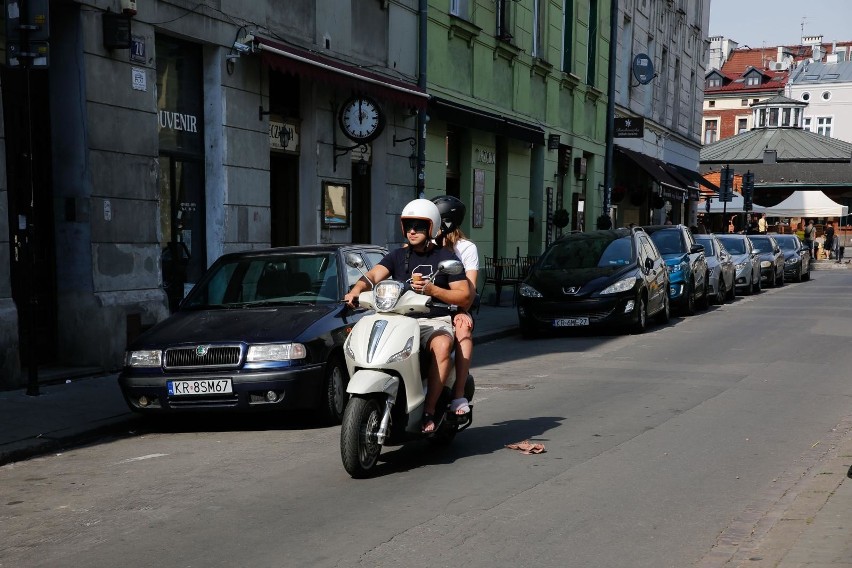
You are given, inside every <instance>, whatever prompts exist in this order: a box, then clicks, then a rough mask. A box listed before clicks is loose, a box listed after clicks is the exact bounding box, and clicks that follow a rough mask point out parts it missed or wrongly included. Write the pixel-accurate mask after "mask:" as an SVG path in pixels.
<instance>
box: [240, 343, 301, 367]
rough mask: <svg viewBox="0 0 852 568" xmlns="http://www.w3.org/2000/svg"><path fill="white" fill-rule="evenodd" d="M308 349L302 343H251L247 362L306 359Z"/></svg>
mask: <svg viewBox="0 0 852 568" xmlns="http://www.w3.org/2000/svg"><path fill="white" fill-rule="evenodd" d="M307 356H308V350H307V349H305V346H304V345H302V344H301V343H270V344H267V345H251V346H249V348H248V353H247V354H246V362H247V363H257V362H259V361H292V360H294V359H304V358H305V357H307Z"/></svg>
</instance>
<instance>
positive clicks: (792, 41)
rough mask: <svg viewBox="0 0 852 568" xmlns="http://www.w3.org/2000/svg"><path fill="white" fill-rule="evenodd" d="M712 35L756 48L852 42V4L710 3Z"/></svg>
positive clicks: (828, 0) (793, 0)
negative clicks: (809, 40)
mask: <svg viewBox="0 0 852 568" xmlns="http://www.w3.org/2000/svg"><path fill="white" fill-rule="evenodd" d="M709 1H710V35H711V36H717V35H720V36H724V37H726V38H728V39H732V40H734V41H736V42H737V43H738V44H739V47H745V46H746V45H747V46H749V47H751V48H753V49H757V48H761V47H764V46H767V47H774V46H778V45H798V44H799V43H800V40H801V36H802V22H804V35H806V36H808V35H822V36H823V42H826V43H830V42H832V41H844V40H852V26H850V25H849V23H850V21H852V0H808V1H806V2H803V1H802V0H709Z"/></svg>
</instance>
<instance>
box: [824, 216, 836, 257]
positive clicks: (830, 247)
mask: <svg viewBox="0 0 852 568" xmlns="http://www.w3.org/2000/svg"><path fill="white" fill-rule="evenodd" d="M824 236H825V241H824V242H823V245H822V247H823V249H825V253H826V254H827V255H828V258H829V259H831V258H832V253H833V252H834V247H835V245H836V244H837V243H835V241H836V240H837V239H836V238H835V236H834V225H833V224H832V223H830V222H829V223H826V225H825V233H824ZM835 258H836V255H835Z"/></svg>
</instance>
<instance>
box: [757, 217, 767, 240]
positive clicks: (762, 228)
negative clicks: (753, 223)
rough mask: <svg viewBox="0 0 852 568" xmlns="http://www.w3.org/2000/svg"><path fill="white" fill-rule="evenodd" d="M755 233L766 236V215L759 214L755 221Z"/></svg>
mask: <svg viewBox="0 0 852 568" xmlns="http://www.w3.org/2000/svg"><path fill="white" fill-rule="evenodd" d="M757 232H758V233H760V234H761V235H765V234H766V213H761V214H760V218H759V219H758V220H757Z"/></svg>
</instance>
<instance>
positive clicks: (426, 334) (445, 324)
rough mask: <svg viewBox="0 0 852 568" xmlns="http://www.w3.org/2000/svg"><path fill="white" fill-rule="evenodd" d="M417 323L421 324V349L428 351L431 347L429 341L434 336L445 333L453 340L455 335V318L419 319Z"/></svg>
mask: <svg viewBox="0 0 852 568" xmlns="http://www.w3.org/2000/svg"><path fill="white" fill-rule="evenodd" d="M417 323H419V324H420V348H421V349H426V347H427V345H429V340H430V339H432V336H434V335H436V334H438V333H444V334H446V335H448V336H450V337H451V338H453V337H455V335H454V334H453V318H452V316H441V317H439V318H417Z"/></svg>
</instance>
